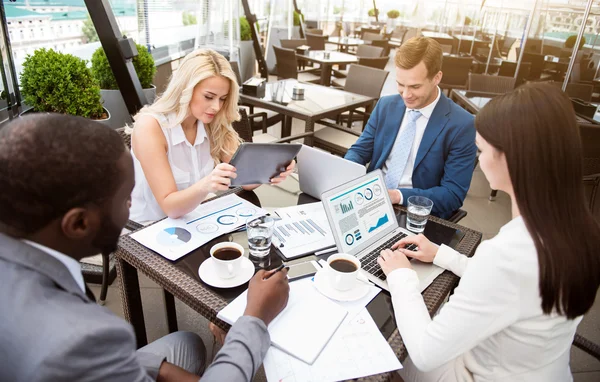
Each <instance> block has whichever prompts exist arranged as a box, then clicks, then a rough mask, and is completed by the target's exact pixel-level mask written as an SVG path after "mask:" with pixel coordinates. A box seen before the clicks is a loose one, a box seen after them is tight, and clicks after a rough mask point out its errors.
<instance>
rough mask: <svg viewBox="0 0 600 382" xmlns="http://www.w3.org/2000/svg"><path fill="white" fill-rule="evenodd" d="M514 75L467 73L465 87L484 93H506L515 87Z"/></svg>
mask: <svg viewBox="0 0 600 382" xmlns="http://www.w3.org/2000/svg"><path fill="white" fill-rule="evenodd" d="M516 81H517V80H516V79H515V78H514V77H504V76H490V75H487V74H475V73H469V81H468V83H467V89H468V90H472V91H478V92H486V93H498V94H503V93H507V92H509V91H511V90H513V89H514V88H515V83H516Z"/></svg>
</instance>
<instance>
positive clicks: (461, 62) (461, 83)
mask: <svg viewBox="0 0 600 382" xmlns="http://www.w3.org/2000/svg"><path fill="white" fill-rule="evenodd" d="M472 64H473V59H472V58H471V57H453V56H444V57H443V58H442V73H444V75H443V76H442V81H441V82H440V88H442V89H448V91H450V90H452V89H466V88H467V80H468V79H469V71H470V70H471V65H472Z"/></svg>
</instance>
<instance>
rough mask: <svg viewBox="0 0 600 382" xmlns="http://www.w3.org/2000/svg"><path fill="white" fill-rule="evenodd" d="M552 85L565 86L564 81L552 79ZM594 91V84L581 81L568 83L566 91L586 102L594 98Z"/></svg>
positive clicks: (570, 95) (569, 94) (572, 96)
mask: <svg viewBox="0 0 600 382" xmlns="http://www.w3.org/2000/svg"><path fill="white" fill-rule="evenodd" d="M550 83H551V84H552V85H554V86H556V87H558V88H561V89H562V86H563V83H562V82H556V81H551V82H550ZM593 92H594V85H590V84H581V83H569V84H567V90H566V93H567V95H568V96H569V97H570V98H577V99H580V100H582V101H585V102H590V101H591V100H592V93H593ZM592 117H593V115H592Z"/></svg>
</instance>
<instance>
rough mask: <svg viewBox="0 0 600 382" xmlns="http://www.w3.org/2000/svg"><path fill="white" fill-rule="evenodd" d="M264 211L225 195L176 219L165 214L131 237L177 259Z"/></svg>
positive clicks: (244, 201) (262, 213)
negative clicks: (166, 216) (156, 221)
mask: <svg viewBox="0 0 600 382" xmlns="http://www.w3.org/2000/svg"><path fill="white" fill-rule="evenodd" d="M266 214H267V211H265V210H263V209H262V208H259V207H257V206H255V205H254V204H252V203H250V202H248V201H246V200H244V199H242V198H240V197H239V196H237V195H227V196H223V197H221V198H218V199H216V200H213V201H211V202H208V203H205V204H201V205H200V206H198V208H196V209H195V210H193V211H192V212H190V213H189V214H187V215H184V216H182V217H181V218H179V219H171V218H166V219H164V220H162V221H160V222H158V223H156V224H153V225H151V226H148V227H147V228H144V229H142V230H140V231H138V232H136V233H134V234H132V235H131V237H132V238H133V239H134V240H136V241H138V242H139V243H140V244H142V245H143V246H146V247H148V248H150V249H151V250H153V251H155V252H158V253H159V254H160V255H162V256H164V257H166V258H167V259H169V260H177V259H179V258H180V257H182V256H185V255H187V254H188V253H190V252H191V251H193V250H194V249H196V248H198V247H200V246H202V245H204V244H206V243H208V242H209V241H211V240H212V239H214V238H216V237H219V236H221V235H223V234H226V233H229V232H231V231H234V230H236V229H237V228H239V227H240V226H243V225H245V224H246V219H248V218H249V217H253V216H256V217H258V216H262V215H266Z"/></svg>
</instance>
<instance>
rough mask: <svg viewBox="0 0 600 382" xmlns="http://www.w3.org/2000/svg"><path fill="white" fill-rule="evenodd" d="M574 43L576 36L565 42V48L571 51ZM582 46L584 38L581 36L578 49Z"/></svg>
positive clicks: (571, 36) (568, 38)
mask: <svg viewBox="0 0 600 382" xmlns="http://www.w3.org/2000/svg"><path fill="white" fill-rule="evenodd" d="M576 42H577V36H575V35H574V34H573V35H570V36H569V37H567V39H566V40H565V48H567V49H569V50H572V49H573V47H575V43H576ZM583 45H585V37H584V36H581V41H580V42H579V49H581V48H583Z"/></svg>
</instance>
